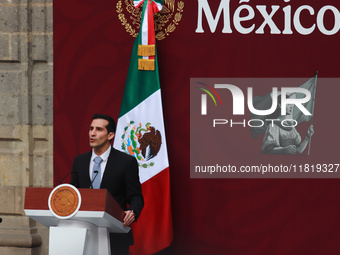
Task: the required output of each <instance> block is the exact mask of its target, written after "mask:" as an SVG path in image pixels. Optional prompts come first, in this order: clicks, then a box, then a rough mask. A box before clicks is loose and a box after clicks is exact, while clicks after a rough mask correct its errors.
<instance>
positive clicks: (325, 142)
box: [53, 0, 340, 255]
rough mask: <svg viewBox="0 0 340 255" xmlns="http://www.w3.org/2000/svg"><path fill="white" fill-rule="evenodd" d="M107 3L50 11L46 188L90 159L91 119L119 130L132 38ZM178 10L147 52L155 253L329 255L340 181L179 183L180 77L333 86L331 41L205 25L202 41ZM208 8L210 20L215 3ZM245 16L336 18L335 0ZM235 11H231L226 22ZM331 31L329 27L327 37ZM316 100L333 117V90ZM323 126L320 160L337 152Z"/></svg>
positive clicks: (184, 176)
mask: <svg viewBox="0 0 340 255" xmlns="http://www.w3.org/2000/svg"><path fill="white" fill-rule="evenodd" d="M117 2H118V1H117V0H99V1H89V0H67V1H66V0H58V1H54V3H53V6H54V13H53V19H54V183H55V185H56V184H57V183H58V182H59V181H60V180H61V179H62V178H63V177H64V176H65V175H66V174H67V172H69V171H70V170H71V168H72V161H73V158H74V156H76V155H77V154H80V153H83V152H86V151H89V150H90V147H89V144H88V127H89V124H90V121H91V117H92V115H93V114H94V113H96V112H98V113H99V112H100V113H106V114H109V115H111V116H113V117H114V118H115V119H117V118H118V114H119V110H120V105H121V100H122V96H123V90H124V84H125V80H126V75H127V71H128V67H129V61H130V55H131V50H132V44H133V41H134V38H133V37H132V36H131V35H130V34H129V33H127V32H126V30H125V28H124V26H122V24H121V22H120V20H119V19H118V13H117V11H116V4H117ZM122 2H124V1H122ZM183 2H184V3H185V5H184V8H183V13H182V14H183V16H182V19H181V20H180V22H179V23H178V25H177V26H176V29H175V30H174V31H173V32H171V33H170V34H169V36H168V37H166V38H165V39H164V40H160V41H158V42H157V47H158V48H157V53H158V59H159V70H160V81H161V89H162V98H163V107H164V121H165V129H166V136H167V143H168V153H169V161H170V178H171V199H172V210H173V224H174V241H173V243H172V245H171V246H170V247H169V248H168V249H166V250H165V251H163V252H162V253H164V254H230V255H242V254H252V255H254V254H282V255H286V254H338V251H339V250H340V243H339V241H338V240H339V239H340V231H339V221H340V220H339V215H340V205H339V200H340V188H339V187H340V185H339V184H340V180H338V179H190V171H189V165H190V164H189V163H190V158H189V152H190V147H189V145H190V141H189V137H190V115H189V113H190V109H189V101H190V95H189V91H190V88H189V85H190V78H191V77H217V78H218V77H236V78H237V77H239V78H241V77H272V78H282V77H306V78H310V77H312V76H314V73H315V71H319V77H320V78H327V77H339V76H340V72H339V66H338V62H339V57H340V54H339V53H340V49H339V45H340V39H339V38H340V37H339V34H340V33H337V34H335V35H333V36H326V35H323V34H322V33H320V31H319V30H318V29H317V28H316V29H315V31H314V32H313V33H312V34H310V35H308V36H303V35H301V34H299V33H297V32H296V31H295V30H294V29H292V30H293V32H294V33H293V34H292V35H282V34H280V35H273V34H270V32H269V28H268V26H267V27H266V28H265V33H264V34H255V33H254V32H252V33H250V34H247V35H243V34H240V33H238V32H237V31H236V30H235V28H234V27H233V26H232V29H233V33H231V34H224V33H222V32H221V31H222V29H223V24H222V23H223V22H222V18H220V21H219V23H218V25H217V28H216V31H215V33H211V32H210V29H209V26H208V24H207V22H206V20H205V18H204V19H203V27H204V30H205V33H201V34H199V33H195V30H196V27H197V16H198V1H188V0H187V1H183ZM208 2H209V4H210V8H211V10H212V13H213V15H215V14H216V12H217V10H218V7H219V4H220V1H215V0H214V1H213V0H209V1H208ZM176 3H177V1H176ZM245 4H249V5H250V6H252V7H253V8H254V10H255V11H256V7H255V6H256V5H260V4H262V5H266V6H267V12H269V13H270V6H271V5H274V4H277V5H280V6H281V7H280V8H281V9H280V10H279V11H278V14H275V22H276V24H277V26H278V27H281V28H282V27H283V16H284V15H283V12H282V8H283V7H285V6H287V5H288V4H291V5H292V9H293V10H296V9H297V8H298V7H299V6H301V5H310V6H313V8H314V9H315V10H319V9H320V8H321V7H322V6H325V5H333V6H337V8H338V9H340V5H339V2H337V1H335V0H328V1H316V0H313V1H304V2H301V1H298V2H297V1H291V2H290V3H285V2H284V1H276V2H275V3H273V1H269V0H268V1H260V2H259V1H256V2H254V3H252V1H250V2H249V3H245ZM239 5H240V3H239V1H233V0H231V1H230V6H231V7H230V8H231V12H232V13H233V12H234V11H235V9H236V8H237V7H238V6H239ZM306 14H308V12H306V13H304V12H303V13H302V14H301V15H304V17H303V22H305V23H304V26H305V27H310V26H311V25H312V24H313V22H315V19H316V13H315V15H314V16H309V15H306ZM231 19H232V18H231ZM254 20H255V23H256V24H257V27H258V26H259V25H260V24H261V23H262V22H263V18H262V16H260V14H259V12H256V17H255V19H254ZM332 22H334V18H333V20H332V17H330V18H329V22H328V23H327V24H326V25H327V27H328V28H329V29H330V28H331V25H332ZM246 24H248V23H245V25H246ZM319 90H320V91H321V92H319V93H320V95H322V96H320V97H321V98H322V99H320V100H319V101H317V104H325V105H327V104H328V105H329V106H333V107H334V106H335V107H337V105H336V104H335V103H337V101H338V100H337V96H338V95H339V93H338V92H339V90H338V91H334V92H333V93H328V94H327V93H326V91H323V92H322V89H320V88H318V91H319ZM317 93H318V92H317ZM317 100H318V99H317ZM337 109H338V108H337ZM150 114H152V109H150ZM328 117H333V118H337V116H328ZM327 121H331V120H330V118H329V119H327V115H326V114H325V116H323V118H321V119H320V122H319V126H317V124H316V123H315V130H316V133H315V135H314V136H315V140H318V139H319V144H320V146H323V147H322V150H323V153H325V154H327V150H331V151H334V150H338V147H339V140H338V139H334V136H333V135H332V132H334V135H338V134H336V127H337V126H334V125H333V126H332V125H331V123H330V124H329V125H328V127H329V128H330V129H329V128H328V127H327V125H325V124H323V125H321V122H323V123H325V122H327ZM329 130H331V132H330V131H329ZM317 134H318V136H317ZM321 134H322V135H321ZM317 137H319V138H317ZM338 137H339V136H337V138H338ZM197 139H200V137H197ZM313 139H314V137H313ZM202 146H204V144H202ZM312 149H313V146H312ZM320 163H324V162H320ZM326 163H339V162H326ZM67 181H69V178H68V179H66V180H65V182H67Z"/></svg>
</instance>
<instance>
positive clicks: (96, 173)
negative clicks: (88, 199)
mask: <svg viewBox="0 0 340 255" xmlns="http://www.w3.org/2000/svg"><path fill="white" fill-rule="evenodd" d="M94 173H95V176H94V177H93V179H92V181H91V184H90V189H93V186H92V183H93V182H94V180H95V179H96V177H97V175H98V171H97V170H96V171H94Z"/></svg>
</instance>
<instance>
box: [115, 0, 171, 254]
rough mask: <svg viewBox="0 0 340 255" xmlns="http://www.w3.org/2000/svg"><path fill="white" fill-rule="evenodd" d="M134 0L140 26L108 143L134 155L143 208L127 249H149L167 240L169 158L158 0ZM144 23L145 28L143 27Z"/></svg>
mask: <svg viewBox="0 0 340 255" xmlns="http://www.w3.org/2000/svg"><path fill="white" fill-rule="evenodd" d="M134 3H135V6H137V7H139V6H140V5H143V11H142V20H141V30H140V32H139V34H138V36H137V38H136V39H135V42H134V45H133V50H132V55H131V60H130V66H129V71H128V77H127V80H126V84H125V90H124V95H123V101H122V106H121V110H120V114H119V119H118V123H117V129H116V135H115V141H114V147H115V148H116V149H118V150H121V151H124V152H126V153H128V154H130V155H132V156H134V157H136V159H137V161H138V164H139V178H140V181H141V183H142V191H143V196H144V208H143V211H142V213H141V215H140V217H139V219H138V222H137V224H134V225H133V226H132V228H133V234H134V240H135V244H134V245H133V246H131V249H130V252H131V253H132V254H153V253H156V252H158V251H160V250H162V249H164V248H166V247H167V246H169V245H170V244H171V242H172V239H173V230H172V215H171V202H170V176H169V161H168V154H167V146H166V139H165V129H164V121H163V109H162V101H161V89H160V82H159V74H158V63H157V54H156V47H155V41H154V28H153V27H154V25H153V13H154V12H156V11H159V10H160V8H161V5H160V4H161V3H160V1H151V0H144V1H134ZM150 12H152V13H150ZM151 14H152V15H151ZM151 16H152V21H150V17H151ZM145 22H146V23H147V25H148V26H145ZM151 22H152V32H153V39H152V36H150V31H149V30H150V23H151ZM145 27H146V28H147V31H143V28H145ZM145 35H147V40H146V39H145ZM150 38H151V39H150ZM144 46H145V47H144ZM150 49H151V50H150ZM141 63H142V64H141Z"/></svg>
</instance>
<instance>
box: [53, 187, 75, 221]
mask: <svg viewBox="0 0 340 255" xmlns="http://www.w3.org/2000/svg"><path fill="white" fill-rule="evenodd" d="M80 204H81V197H80V193H79V191H78V189H76V188H75V187H74V186H72V185H70V184H62V185H59V186H57V187H56V188H54V189H53V191H52V192H51V194H50V197H49V200H48V205H49V208H50V211H51V212H52V214H53V215H54V216H56V217H58V218H61V219H68V218H71V217H72V216H74V215H75V214H76V213H77V212H78V210H79V207H80Z"/></svg>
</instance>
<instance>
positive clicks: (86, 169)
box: [82, 151, 92, 188]
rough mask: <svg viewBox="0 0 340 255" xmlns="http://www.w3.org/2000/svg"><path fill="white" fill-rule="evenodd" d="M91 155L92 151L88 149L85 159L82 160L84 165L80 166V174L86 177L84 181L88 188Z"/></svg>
mask: <svg viewBox="0 0 340 255" xmlns="http://www.w3.org/2000/svg"><path fill="white" fill-rule="evenodd" d="M91 156H92V151H89V152H88V153H86V155H85V157H86V160H84V161H83V162H84V165H83V167H82V169H83V171H84V173H83V174H82V176H84V177H85V178H86V182H87V183H88V188H89V187H90V185H91V177H90V171H89V169H90V161H91Z"/></svg>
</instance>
